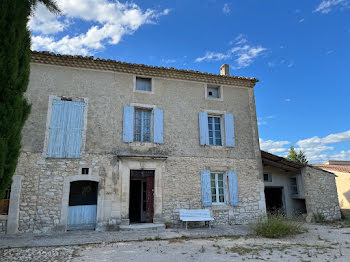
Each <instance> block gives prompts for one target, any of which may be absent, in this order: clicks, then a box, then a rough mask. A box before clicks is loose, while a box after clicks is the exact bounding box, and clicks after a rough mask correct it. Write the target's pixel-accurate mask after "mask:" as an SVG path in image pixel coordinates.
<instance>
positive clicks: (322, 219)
mask: <svg viewBox="0 0 350 262" xmlns="http://www.w3.org/2000/svg"><path fill="white" fill-rule="evenodd" d="M313 221H314V222H315V223H324V222H325V221H326V218H325V217H324V215H323V214H321V213H316V214H313Z"/></svg>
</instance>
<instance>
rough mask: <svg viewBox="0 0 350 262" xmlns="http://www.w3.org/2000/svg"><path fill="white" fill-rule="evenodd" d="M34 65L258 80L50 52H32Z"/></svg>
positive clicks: (217, 80) (245, 82) (231, 81)
mask: <svg viewBox="0 0 350 262" xmlns="http://www.w3.org/2000/svg"><path fill="white" fill-rule="evenodd" d="M31 62H32V63H40V64H49V65H58V66H69V67H78V68H89V69H97V70H107V71H115V72H121V73H130V74H138V75H144V76H150V77H152V76H153V77H164V78H173V79H181V80H190V81H200V82H205V83H212V84H221V85H240V86H246V87H254V86H255V84H256V82H259V80H258V79H256V78H249V77H243V76H224V75H217V74H211V73H203V72H199V71H194V70H184V69H175V68H173V67H170V68H166V67H157V66H148V65H143V64H133V63H126V62H119V61H116V60H111V59H101V58H94V57H93V56H77V55H76V56H72V55H60V54H55V53H50V52H37V51H32V59H31Z"/></svg>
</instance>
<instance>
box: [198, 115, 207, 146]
mask: <svg viewBox="0 0 350 262" xmlns="http://www.w3.org/2000/svg"><path fill="white" fill-rule="evenodd" d="M199 136H200V144H201V145H209V134H208V114H207V113H206V112H199Z"/></svg>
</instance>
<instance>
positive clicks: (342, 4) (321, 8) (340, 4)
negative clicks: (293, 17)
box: [313, 0, 350, 14]
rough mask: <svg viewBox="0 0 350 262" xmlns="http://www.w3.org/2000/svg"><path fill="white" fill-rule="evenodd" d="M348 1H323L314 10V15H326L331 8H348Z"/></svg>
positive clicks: (349, 2)
mask: <svg viewBox="0 0 350 262" xmlns="http://www.w3.org/2000/svg"><path fill="white" fill-rule="evenodd" d="M349 4H350V1H349V0H323V1H322V2H321V3H320V4H319V5H318V6H317V7H316V8H315V9H314V11H313V12H314V13H317V12H319V13H321V14H328V13H329V12H331V11H332V9H333V8H341V9H344V8H348V7H349V6H350V5H349Z"/></svg>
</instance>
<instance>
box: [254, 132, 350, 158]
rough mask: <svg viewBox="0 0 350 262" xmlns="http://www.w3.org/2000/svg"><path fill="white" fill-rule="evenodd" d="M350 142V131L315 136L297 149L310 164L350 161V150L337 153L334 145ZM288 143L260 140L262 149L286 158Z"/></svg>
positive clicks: (302, 142) (305, 140)
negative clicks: (321, 136)
mask: <svg viewBox="0 0 350 262" xmlns="http://www.w3.org/2000/svg"><path fill="white" fill-rule="evenodd" d="M346 142H350V130H348V131H346V132H341V133H335V134H330V135H328V136H325V137H323V138H320V137H318V136H314V137H311V138H307V139H302V140H299V141H298V142H297V143H296V147H295V149H296V150H297V151H299V150H302V151H303V152H304V153H305V155H306V157H307V159H308V160H309V163H322V162H324V161H327V160H330V159H332V160H350V150H342V151H339V152H337V151H336V148H335V146H334V144H337V143H346ZM289 144H290V143H289V142H288V141H273V140H266V141H265V140H263V139H260V148H261V149H262V150H265V151H269V152H271V153H275V154H281V155H283V156H286V155H287V153H288V150H289V148H287V147H286V146H287V145H288V147H289Z"/></svg>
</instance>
